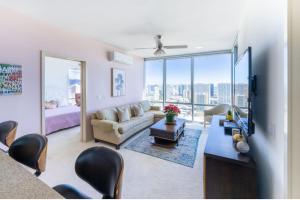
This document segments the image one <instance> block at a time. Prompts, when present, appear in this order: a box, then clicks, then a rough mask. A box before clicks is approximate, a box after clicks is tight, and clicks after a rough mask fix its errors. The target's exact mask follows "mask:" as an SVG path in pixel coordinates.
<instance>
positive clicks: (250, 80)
mask: <svg viewBox="0 0 300 200" xmlns="http://www.w3.org/2000/svg"><path fill="white" fill-rule="evenodd" d="M251 51H252V49H251V47H248V48H247V49H246V50H245V51H244V53H243V54H242V55H241V56H240V57H239V59H238V61H237V63H236V64H235V66H234V73H233V79H234V84H233V111H234V118H235V120H236V122H237V123H238V125H239V127H240V128H241V130H242V132H243V134H244V135H246V136H247V137H248V136H250V135H252V134H253V133H254V123H253V119H252V118H253V110H252V102H253V97H254V93H255V77H253V76H252V57H251V53H252V52H251Z"/></svg>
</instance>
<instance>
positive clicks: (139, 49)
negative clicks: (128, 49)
mask: <svg viewBox="0 0 300 200" xmlns="http://www.w3.org/2000/svg"><path fill="white" fill-rule="evenodd" d="M142 49H156V47H145V48H134V50H142Z"/></svg>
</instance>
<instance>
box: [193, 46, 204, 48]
mask: <svg viewBox="0 0 300 200" xmlns="http://www.w3.org/2000/svg"><path fill="white" fill-rule="evenodd" d="M195 48H196V49H202V48H203V47H202V46H197V47H195Z"/></svg>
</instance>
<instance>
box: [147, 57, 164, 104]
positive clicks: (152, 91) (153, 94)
mask: <svg viewBox="0 0 300 200" xmlns="http://www.w3.org/2000/svg"><path fill="white" fill-rule="evenodd" d="M144 98H145V99H147V100H149V101H152V102H156V103H157V102H163V60H149V61H146V62H145V91H144Z"/></svg>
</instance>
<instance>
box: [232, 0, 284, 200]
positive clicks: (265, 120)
mask: <svg viewBox="0 0 300 200" xmlns="http://www.w3.org/2000/svg"><path fill="white" fill-rule="evenodd" d="M285 7H286V0H248V1H247V5H246V10H245V16H244V18H243V20H242V22H241V26H240V29H239V35H238V45H239V54H240V53H242V51H244V50H245V49H246V48H247V47H248V46H251V47H252V51H253V55H252V56H253V74H256V75H257V81H258V82H257V97H256V98H255V101H254V121H255V125H256V130H255V134H254V135H253V136H251V138H250V139H249V141H250V145H251V148H252V151H253V153H254V157H255V159H256V162H257V169H258V179H259V183H258V188H259V193H260V196H261V197H263V198H283V197H284V195H285V183H286V182H285V173H284V170H285V169H284V167H285V164H284V161H285V139H286V138H285V135H284V116H285V115H284V111H285V109H284V105H285V104H284V103H285V98H284V92H285V90H286V88H285V86H284V84H283V83H284V79H285V77H284V74H285V73H284V66H285V59H284V47H285V39H284V36H285V31H286V30H285V21H284V20H285V14H286V12H285V10H284V9H285Z"/></svg>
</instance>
